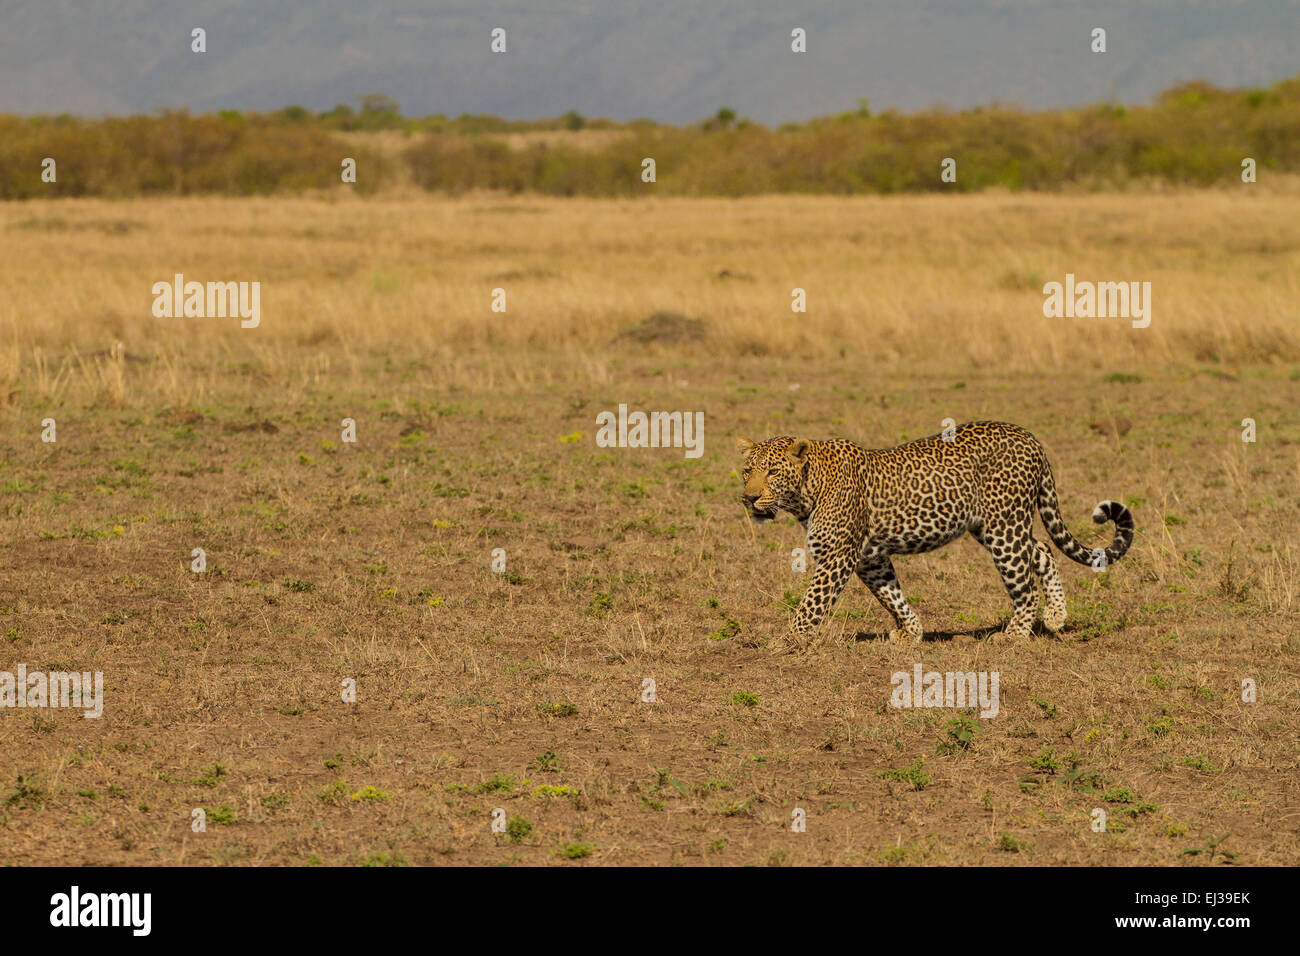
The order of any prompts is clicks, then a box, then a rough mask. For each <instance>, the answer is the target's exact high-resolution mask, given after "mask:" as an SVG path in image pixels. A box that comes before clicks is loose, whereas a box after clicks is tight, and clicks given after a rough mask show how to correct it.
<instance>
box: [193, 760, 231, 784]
mask: <svg viewBox="0 0 1300 956" xmlns="http://www.w3.org/2000/svg"><path fill="white" fill-rule="evenodd" d="M229 772H230V770H229V769H228V768H227V767H226V765H225V764H223V763H214V764H213V765H212V769H211V770H205V771H204V772H203V773H201V774H199V775H198V776H197V777H195V778H194V780H193V781H192V782H193V783H194V785H195V786H198V787H215V786H216V785H217V781H218V780H220V779H221V778H222V777H224V776H225V775H226V774H228V773H229Z"/></svg>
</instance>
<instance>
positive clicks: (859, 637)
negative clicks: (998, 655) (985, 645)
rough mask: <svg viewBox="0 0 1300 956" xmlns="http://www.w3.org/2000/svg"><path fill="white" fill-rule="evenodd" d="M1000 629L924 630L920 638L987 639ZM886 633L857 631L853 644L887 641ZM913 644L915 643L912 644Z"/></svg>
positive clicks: (935, 640)
mask: <svg viewBox="0 0 1300 956" xmlns="http://www.w3.org/2000/svg"><path fill="white" fill-rule="evenodd" d="M1001 630H1002V628H1000V627H972V628H969V629H968V630H964V631H926V632H925V635H924V636H923V637H922V638H921V646H922V647H924V646H925V645H926V644H929V643H931V642H936V643H937V642H939V641H951V640H952V639H953V638H954V637H973V638H974V639H975V640H977V641H983V640H987V639H988V638H989V636H990V635H993V634H997V633H999V632H1000V631H1001ZM888 637H889V635H888V633H887V632H885V631H858V633H857V634H855V635H853V641H854V643H855V644H861V643H868V642H870V643H875V642H880V643H882V644H883V643H887V642H888ZM913 646H915V645H913Z"/></svg>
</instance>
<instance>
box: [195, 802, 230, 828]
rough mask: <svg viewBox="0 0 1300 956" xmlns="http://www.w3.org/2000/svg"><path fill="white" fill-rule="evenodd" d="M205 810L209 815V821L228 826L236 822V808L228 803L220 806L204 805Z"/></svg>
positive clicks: (220, 825)
mask: <svg viewBox="0 0 1300 956" xmlns="http://www.w3.org/2000/svg"><path fill="white" fill-rule="evenodd" d="M203 810H204V812H205V813H206V814H207V815H208V822H209V823H212V824H215V825H216V826H219V827H228V826H230V825H231V824H232V823H234V822H235V810H234V808H233V807H230V806H228V805H226V804H224V803H223V804H222V805H221V806H219V807H204V808H203Z"/></svg>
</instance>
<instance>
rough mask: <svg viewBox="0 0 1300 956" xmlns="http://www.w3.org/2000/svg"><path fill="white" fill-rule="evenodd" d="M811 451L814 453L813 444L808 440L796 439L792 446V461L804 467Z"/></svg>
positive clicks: (790, 452) (790, 453)
mask: <svg viewBox="0 0 1300 956" xmlns="http://www.w3.org/2000/svg"><path fill="white" fill-rule="evenodd" d="M810 451H812V442H810V441H809V440H808V439H806V438H796V439H795V440H794V444H792V445H791V446H790V451H789V455H790V460H791V461H793V462H794V463H795V464H797V465H802V464H803V463H804V462H805V461H807V460H808V453H809V452H810Z"/></svg>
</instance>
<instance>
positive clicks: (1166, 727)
mask: <svg viewBox="0 0 1300 956" xmlns="http://www.w3.org/2000/svg"><path fill="white" fill-rule="evenodd" d="M1173 731H1174V721H1173V718H1172V717H1161V718H1159V719H1157V720H1155V721H1152V722H1151V723H1149V724H1147V733H1149V734H1150V735H1151V736H1152V737H1167V736H1169V735H1170V734H1171V733H1173Z"/></svg>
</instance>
